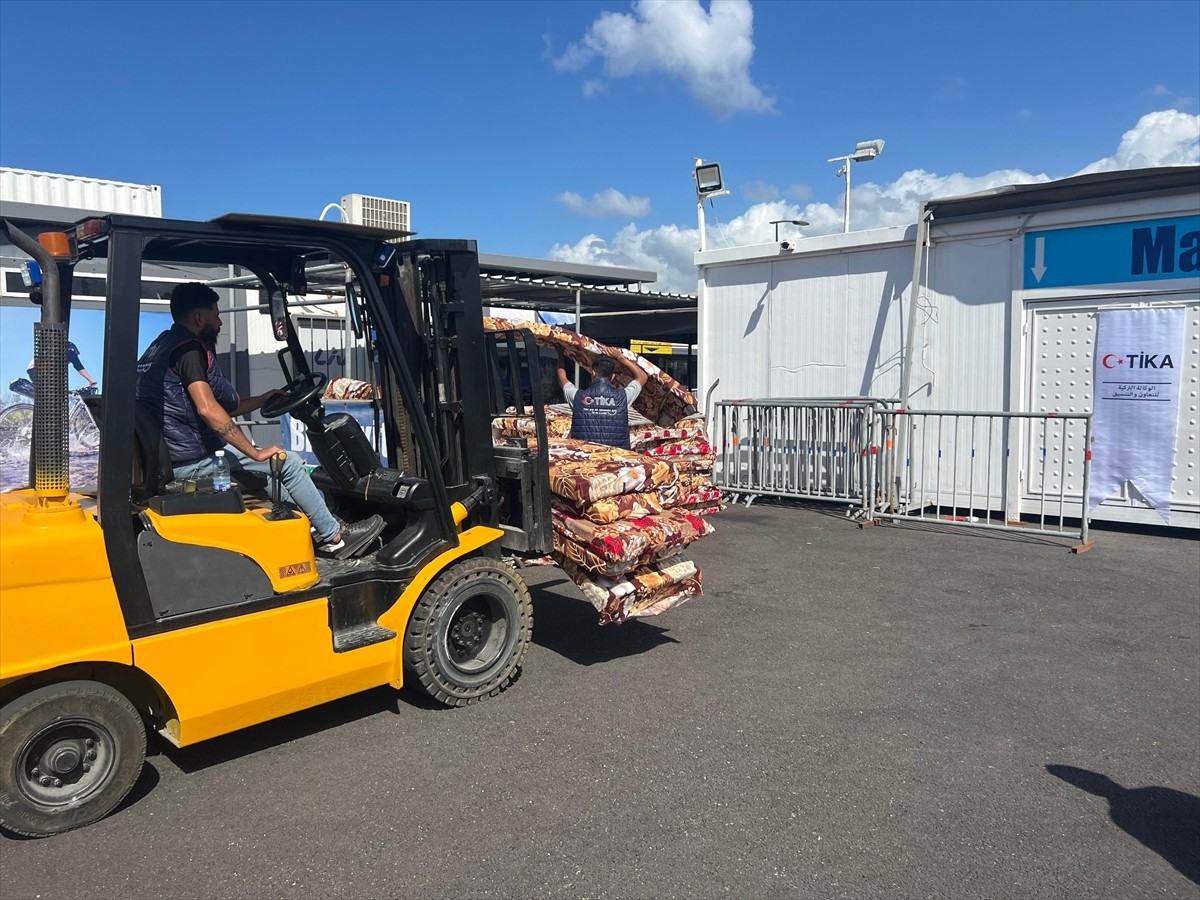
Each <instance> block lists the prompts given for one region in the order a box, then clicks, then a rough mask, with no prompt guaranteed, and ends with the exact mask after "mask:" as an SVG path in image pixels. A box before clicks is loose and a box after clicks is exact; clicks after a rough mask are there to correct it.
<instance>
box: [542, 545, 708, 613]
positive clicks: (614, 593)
mask: <svg viewBox="0 0 1200 900" xmlns="http://www.w3.org/2000/svg"><path fill="white" fill-rule="evenodd" d="M563 571H565V572H566V573H567V575H568V577H569V578H570V579H571V580H572V581H574V582H575V583H576V584H577V585H579V589H580V591H581V592H582V593H583V596H584V597H586V598H587V599H588V601H589V602H590V603H591V604H592V606H594V607H596V610H597V611H598V612H599V613H600V624H601V625H607V624H608V623H610V622H613V623H620V622H624V621H625V620H626V619H631V618H635V617H645V616H656V615H658V614H659V613H661V612H666V611H667V610H668V609H670V608H671V607H673V606H678V605H679V604H680V603H684V602H685V601H687V600H689V599H690V598H692V597H697V596H699V595H700V593H701V575H700V570H699V569H697V568H696V564H695V563H694V562H691V561H690V560H685V559H680V558H679V557H674V558H672V559H667V560H661V561H659V562H656V563H651V564H650V565H648V566H644V567H643V568H640V569H637V570H635V571H633V572H630V573H628V574H627V575H624V576H622V577H620V578H609V577H607V576H604V575H596V574H595V573H593V572H588V571H587V570H585V569H581V568H580V567H579V566H577V565H575V564H574V563H573V562H571V561H570V560H566V561H565V562H564V563H563Z"/></svg>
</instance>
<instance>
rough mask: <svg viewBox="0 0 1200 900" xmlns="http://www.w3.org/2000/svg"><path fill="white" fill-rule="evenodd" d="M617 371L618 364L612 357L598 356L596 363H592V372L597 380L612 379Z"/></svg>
mask: <svg viewBox="0 0 1200 900" xmlns="http://www.w3.org/2000/svg"><path fill="white" fill-rule="evenodd" d="M616 370H617V364H616V363H615V362H613V358H612V357H611V356H597V357H596V361H595V362H594V363H592V372H594V373H595V375H596V377H597V378H612V373H613V372H615V371H616Z"/></svg>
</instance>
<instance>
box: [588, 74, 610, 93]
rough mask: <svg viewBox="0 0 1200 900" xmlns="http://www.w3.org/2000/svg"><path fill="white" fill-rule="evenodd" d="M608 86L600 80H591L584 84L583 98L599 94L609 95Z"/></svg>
mask: <svg viewBox="0 0 1200 900" xmlns="http://www.w3.org/2000/svg"><path fill="white" fill-rule="evenodd" d="M607 93H608V85H607V84H605V83H604V82H603V81H601V80H600V79H599V78H591V79H588V80H587V81H585V82H584V83H583V96H585V97H595V96H596V95H597V94H607Z"/></svg>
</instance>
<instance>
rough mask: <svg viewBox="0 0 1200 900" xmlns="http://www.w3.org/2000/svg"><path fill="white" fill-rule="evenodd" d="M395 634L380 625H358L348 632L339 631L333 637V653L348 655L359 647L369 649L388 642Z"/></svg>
mask: <svg viewBox="0 0 1200 900" xmlns="http://www.w3.org/2000/svg"><path fill="white" fill-rule="evenodd" d="M395 636H396V632H394V631H392V629H390V628H384V627H383V626H382V625H360V626H359V627H358V628H353V629H350V630H348V631H339V632H337V633H335V634H334V636H333V652H334V653H348V652H349V651H351V650H358V649H359V648H360V647H369V646H371V645H372V644H379V643H382V642H383V641H390V640H391V639H392V638H394V637H395Z"/></svg>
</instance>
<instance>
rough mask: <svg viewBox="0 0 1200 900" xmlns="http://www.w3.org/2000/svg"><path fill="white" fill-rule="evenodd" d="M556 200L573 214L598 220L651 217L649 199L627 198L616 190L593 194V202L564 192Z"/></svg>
mask: <svg viewBox="0 0 1200 900" xmlns="http://www.w3.org/2000/svg"><path fill="white" fill-rule="evenodd" d="M554 199H555V200H557V201H558V202H559V203H561V204H562V205H563V206H565V207H566V208H567V209H568V210H570V211H571V212H573V213H578V214H579V215H582V216H592V217H593V218H597V219H598V218H601V217H603V216H621V217H623V218H627V219H640V218H641V217H642V216H648V215H650V198H649V197H626V196H625V195H624V194H622V193H621V192H620V191H618V190H617V189H616V188H608V189H607V190H604V191H601V192H600V193H598V194H592V199H591V200H584V199H583V197H581V196H580V195H579V194H576V193H575V192H574V191H564V192H563V193H561V194H559V195H558V196H557V197H555V198H554Z"/></svg>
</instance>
